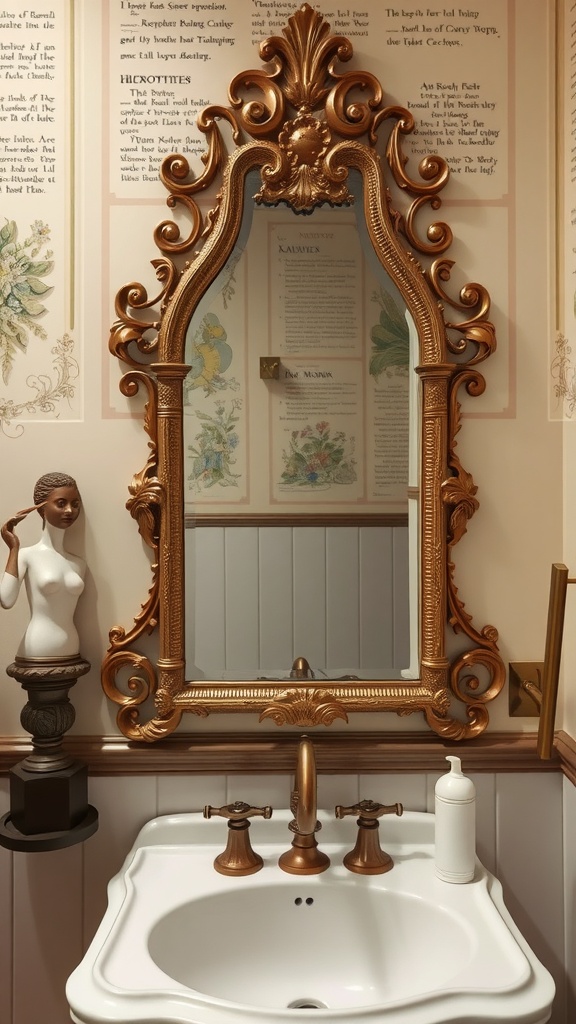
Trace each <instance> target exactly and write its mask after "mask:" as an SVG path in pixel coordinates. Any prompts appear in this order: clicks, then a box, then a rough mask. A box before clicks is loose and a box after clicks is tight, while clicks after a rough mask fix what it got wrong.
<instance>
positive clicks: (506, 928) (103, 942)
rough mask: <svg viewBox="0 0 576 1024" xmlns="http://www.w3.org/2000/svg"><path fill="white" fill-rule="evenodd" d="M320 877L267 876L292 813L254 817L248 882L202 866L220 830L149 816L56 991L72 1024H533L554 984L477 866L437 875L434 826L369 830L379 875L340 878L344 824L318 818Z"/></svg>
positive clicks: (283, 845) (540, 1018) (348, 837)
mask: <svg viewBox="0 0 576 1024" xmlns="http://www.w3.org/2000/svg"><path fill="white" fill-rule="evenodd" d="M320 818H321V820H322V822H323V825H324V827H323V829H322V831H321V832H320V833H319V835H318V841H319V845H320V846H321V847H322V849H323V850H324V851H325V852H326V853H328V855H329V856H330V858H331V865H330V867H329V868H328V870H327V871H325V872H324V873H322V874H320V875H308V876H302V877H299V876H294V875H289V874H286V873H285V872H283V871H281V870H280V868H279V867H278V866H277V860H278V857H279V855H280V854H281V853H282V852H283V851H284V850H285V849H287V848H288V846H289V845H290V841H291V838H292V836H291V833H290V832H289V831H288V821H289V820H290V815H289V813H288V812H287V811H282V812H275V814H274V817H273V818H272V819H271V820H270V821H263V820H262V819H254V820H253V824H252V826H251V838H252V843H253V846H254V848H255V849H256V850H258V852H259V853H261V854H262V856H263V857H264V868H263V869H262V870H261V871H259V872H258V873H257V874H254V875H250V876H245V877H241V878H230V877H227V876H224V875H220V874H218V873H217V872H216V871H215V870H214V868H213V860H214V857H215V856H216V854H217V853H219V852H221V850H222V849H223V847H224V846H225V843H226V822H225V821H223V820H222V819H211V820H210V821H205V820H204V819H203V818H202V817H201V815H199V814H180V815H173V816H168V817H164V818H156V819H154V820H153V821H151V822H149V823H148V825H146V826H145V827H144V829H143V830H142V831H141V833H140V835H139V836H138V839H137V841H136V843H135V845H134V848H133V850H132V851H131V852H130V854H129V856H128V857H127V859H126V862H125V864H124V866H123V869H122V870H121V871H120V873H119V874H118V875H117V876H116V877H115V878H114V879H112V881H111V883H110V886H109V905H108V910H107V912H106V914H105V916H104V918H103V920H102V923H101V926H100V928H99V929H98V932H97V933H96V936H95V938H94V940H93V942H92V944H91V946H90V948H89V950H88V952H87V953H86V956H85V957H84V960H83V961H82V963H81V964H80V966H79V967H78V968H77V969H76V971H75V972H74V973H73V974H72V976H71V977H70V979H69V981H68V986H67V994H68V1000H69V1003H70V1007H71V1011H72V1016H73V1019H74V1020H76V1021H77V1022H80V1024H103V1022H117V1024H126V1022H136V1021H137V1022H138V1024H144V1022H146V1024H169V1022H170V1024H235V1022H236V1021H238V1022H250V1024H253V1022H258V1021H261V1022H262V1024H280V1022H287V1021H294V1020H296V1019H300V1020H305V1021H306V1022H309V1021H310V1020H318V1019H320V1020H322V1021H323V1022H324V1024H329V1022H331V1021H332V1020H334V1021H339V1022H344V1021H345V1022H346V1024H351V1022H356V1021H358V1024H361V1022H368V1021H370V1024H447V1022H461V1021H466V1024H483V1022H489V1021H491V1022H498V1024H501V1022H517V1024H520V1022H521V1024H544V1022H545V1021H547V1020H548V1018H549V1015H550V1011H551V1004H552V999H553V996H554V984H553V981H552V979H551V977H550V975H549V974H548V972H547V971H546V970H545V969H544V968H543V967H542V965H541V964H540V963H539V962H538V960H537V959H536V957H535V956H534V954H533V953H532V952H531V950H530V949H529V947H528V946H527V944H526V942H525V941H524V939H523V938H522V936H521V935H520V933H519V932H518V930H517V928H516V926H515V925H514V923H513V922H512V920H511V918H510V916H509V914H508V912H507V911H506V908H505V906H504V903H503V900H502V892H501V886H500V884H499V883H498V882H497V880H496V879H494V877H493V876H492V875H490V874H489V873H488V872H487V871H486V870H485V869H484V868H483V867H482V865H481V864H480V863H477V866H476V874H475V877H474V881H473V882H471V883H468V884H465V885H454V884H451V883H449V882H443V881H441V880H440V879H438V878H437V877H436V874H435V870H434V816H433V815H429V814H421V813H416V812H407V813H405V814H404V816H403V817H402V818H396V817H387V818H384V819H381V826H380V835H381V841H382V846H383V848H384V849H386V850H387V852H389V853H390V854H391V855H392V857H393V859H394V867H393V869H392V870H391V871H389V872H387V873H386V874H384V875H356V874H352V873H351V872H349V871H347V870H346V868H344V867H343V865H342V858H343V855H344V853H345V852H346V851H347V850H348V849H349V848H350V847H351V846H352V845H353V844H354V841H355V835H356V826H355V823H354V820H353V819H347V820H345V821H335V820H334V817H333V815H330V814H328V813H327V812H321V814H320Z"/></svg>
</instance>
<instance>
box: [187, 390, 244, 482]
mask: <svg viewBox="0 0 576 1024" xmlns="http://www.w3.org/2000/svg"><path fill="white" fill-rule="evenodd" d="M241 407H242V402H241V401H240V400H239V399H233V400H232V402H231V403H230V407H229V409H228V411H226V408H225V405H224V403H219V404H218V405H217V406H216V410H215V415H214V416H211V415H210V414H209V413H206V412H200V411H199V410H197V411H196V417H197V419H199V420H200V421H201V429H200V430H199V432H198V433H197V434H196V437H195V438H194V440H195V444H193V445H188V452H189V458H190V461H191V467H192V472H191V473H190V474H189V476H188V481H189V487H190V488H192V489H194V490H196V491H201V490H204V489H208V488H210V487H214V486H215V485H216V484H219V485H220V487H237V486H238V479H239V478H240V473H234V472H233V469H232V467H233V466H234V465H235V463H236V456H235V452H236V450H237V448H238V444H239V440H240V439H239V435H238V432H237V429H236V424H237V423H238V420H239V418H240V417H239V415H238V411H239V410H240V408H241Z"/></svg>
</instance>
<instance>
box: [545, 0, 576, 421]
mask: <svg viewBox="0 0 576 1024" xmlns="http://www.w3.org/2000/svg"><path fill="white" fill-rule="evenodd" d="M561 12H562V14H561V16H562V30H561V32H560V33H559V39H560V41H561V52H560V53H559V66H560V74H559V89H558V93H559V111H558V123H559V124H560V125H562V126H563V132H562V133H561V137H560V140H559V143H560V146H559V150H560V161H559V216H558V252H557V267H558V271H557V278H558V297H559V300H558V310H559V322H558V324H557V331H556V335H555V337H554V347H553V350H552V351H551V353H550V385H551V387H550V416H551V418H552V419H568V420H571V419H574V418H576V191H575V188H574V186H575V183H576V4H574V3H573V2H572V0H565V2H564V3H563V4H561Z"/></svg>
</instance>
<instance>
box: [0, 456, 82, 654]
mask: <svg viewBox="0 0 576 1024" xmlns="http://www.w3.org/2000/svg"><path fill="white" fill-rule="evenodd" d="M81 506H82V501H81V498H80V494H79V492H78V487H77V486H76V481H75V480H73V479H72V477H71V476H68V475H67V474H66V473H46V474H45V475H44V476H42V477H40V479H39V480H38V481H37V483H36V486H35V488H34V504H33V505H32V506H31V507H30V508H27V509H23V510H22V511H21V512H18V513H17V514H16V515H15V516H13V517H12V518H11V519H9V520H8V521H7V522H6V523H4V525H3V527H2V529H1V531H0V532H1V535H2V539H3V540H4V541H5V543H6V544H7V545H8V548H9V554H8V561H7V563H6V569H5V572H4V575H3V577H2V579H1V580H0V605H2V607H3V608H11V607H12V605H13V604H14V603H15V601H16V598H17V597H18V593H19V591H20V587H21V585H22V582H23V581H24V582H25V584H26V593H27V596H28V603H29V605H30V613H31V616H30V622H29V624H28V628H27V630H26V632H25V634H24V636H23V638H22V641H21V643H20V646H19V648H18V651H17V657H19V658H34V659H36V658H70V657H74V656H77V655H78V654H79V639H78V633H77V632H76V627H75V625H74V612H75V611H76V605H77V603H78V598H79V597H80V594H81V593H82V591H83V589H84V574H85V570H86V566H85V563H84V561H83V560H82V559H81V558H79V557H78V555H72V554H70V553H69V552H68V551H66V550H65V548H64V535H65V532H66V530H67V529H68V527H69V526H71V525H72V523H74V522H76V520H77V518H78V516H79V514H80V509H81ZM34 510H36V511H37V512H38V513H39V514H40V516H41V517H42V519H43V522H44V525H43V528H42V536H41V538H40V540H39V541H38V543H37V544H34V545H32V546H31V547H27V548H22V549H21V548H20V540H19V538H18V536H17V535H16V533H15V527H16V526H17V525H18V523H20V522H21V521H22V520H23V519H24V518H25V516H27V515H28V514H29V513H30V512H33V511H34Z"/></svg>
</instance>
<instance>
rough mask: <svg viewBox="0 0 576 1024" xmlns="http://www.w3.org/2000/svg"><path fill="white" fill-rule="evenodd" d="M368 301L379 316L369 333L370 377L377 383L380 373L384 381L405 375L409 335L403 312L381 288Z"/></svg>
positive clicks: (408, 355) (407, 365)
mask: <svg viewBox="0 0 576 1024" xmlns="http://www.w3.org/2000/svg"><path fill="white" fill-rule="evenodd" d="M372 301H373V302H376V303H378V305H379V306H380V316H379V319H378V323H377V324H375V325H374V327H373V328H372V330H371V331H370V340H371V342H372V353H371V356H370V366H369V372H370V376H371V377H374V378H375V379H376V380H377V379H378V377H379V376H380V375H381V374H382V373H385V374H386V375H387V376H388V377H392V376H394V375H395V374H405V373H408V368H409V361H410V334H409V330H408V324H407V322H406V317H405V315H404V310H403V309H402V308H401V307H400V306H398V304H397V303H396V302H395V300H394V299H393V298H392V296H391V295H389V294H388V292H386V291H384V289H383V288H380V289H378V291H376V292H374V294H373V295H372Z"/></svg>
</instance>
